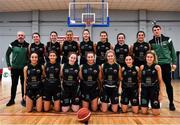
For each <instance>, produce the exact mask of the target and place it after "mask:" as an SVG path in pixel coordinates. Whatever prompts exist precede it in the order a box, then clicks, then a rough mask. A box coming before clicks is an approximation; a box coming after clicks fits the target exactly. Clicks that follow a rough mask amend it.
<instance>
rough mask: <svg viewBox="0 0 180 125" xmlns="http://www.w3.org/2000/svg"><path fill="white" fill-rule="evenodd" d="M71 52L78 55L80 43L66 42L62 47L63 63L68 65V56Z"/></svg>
mask: <svg viewBox="0 0 180 125" xmlns="http://www.w3.org/2000/svg"><path fill="white" fill-rule="evenodd" d="M70 52H75V53H78V43H77V42H76V41H71V42H69V41H64V43H63V46H62V53H63V58H62V63H68V54H69V53H70Z"/></svg>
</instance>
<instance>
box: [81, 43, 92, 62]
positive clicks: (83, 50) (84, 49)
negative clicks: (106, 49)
mask: <svg viewBox="0 0 180 125" xmlns="http://www.w3.org/2000/svg"><path fill="white" fill-rule="evenodd" d="M80 52H81V54H80V55H81V57H80V64H85V63H87V60H86V54H87V52H94V44H93V42H92V41H88V42H85V41H82V42H81V43H80Z"/></svg>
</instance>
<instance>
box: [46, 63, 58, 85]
mask: <svg viewBox="0 0 180 125" xmlns="http://www.w3.org/2000/svg"><path fill="white" fill-rule="evenodd" d="M45 72H46V82H47V84H60V64H58V63H55V64H51V63H50V62H48V63H47V64H46V66H45Z"/></svg>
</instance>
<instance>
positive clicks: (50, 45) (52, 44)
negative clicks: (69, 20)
mask: <svg viewBox="0 0 180 125" xmlns="http://www.w3.org/2000/svg"><path fill="white" fill-rule="evenodd" d="M57 37H58V34H57V32H56V31H52V32H51V33H50V41H49V42H47V46H46V61H47V62H49V52H50V51H52V50H53V51H55V52H56V54H57V59H56V62H57V63H59V64H60V62H61V57H60V54H61V53H60V52H61V50H60V49H61V47H60V43H59V42H58V41H57Z"/></svg>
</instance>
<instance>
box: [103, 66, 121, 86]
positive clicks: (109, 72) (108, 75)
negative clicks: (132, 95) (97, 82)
mask: <svg viewBox="0 0 180 125" xmlns="http://www.w3.org/2000/svg"><path fill="white" fill-rule="evenodd" d="M118 74H119V64H117V63H114V64H112V65H110V64H108V63H104V65H103V79H104V85H105V86H106V85H108V86H115V87H116V86H117V83H118V80H119V75H118Z"/></svg>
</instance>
